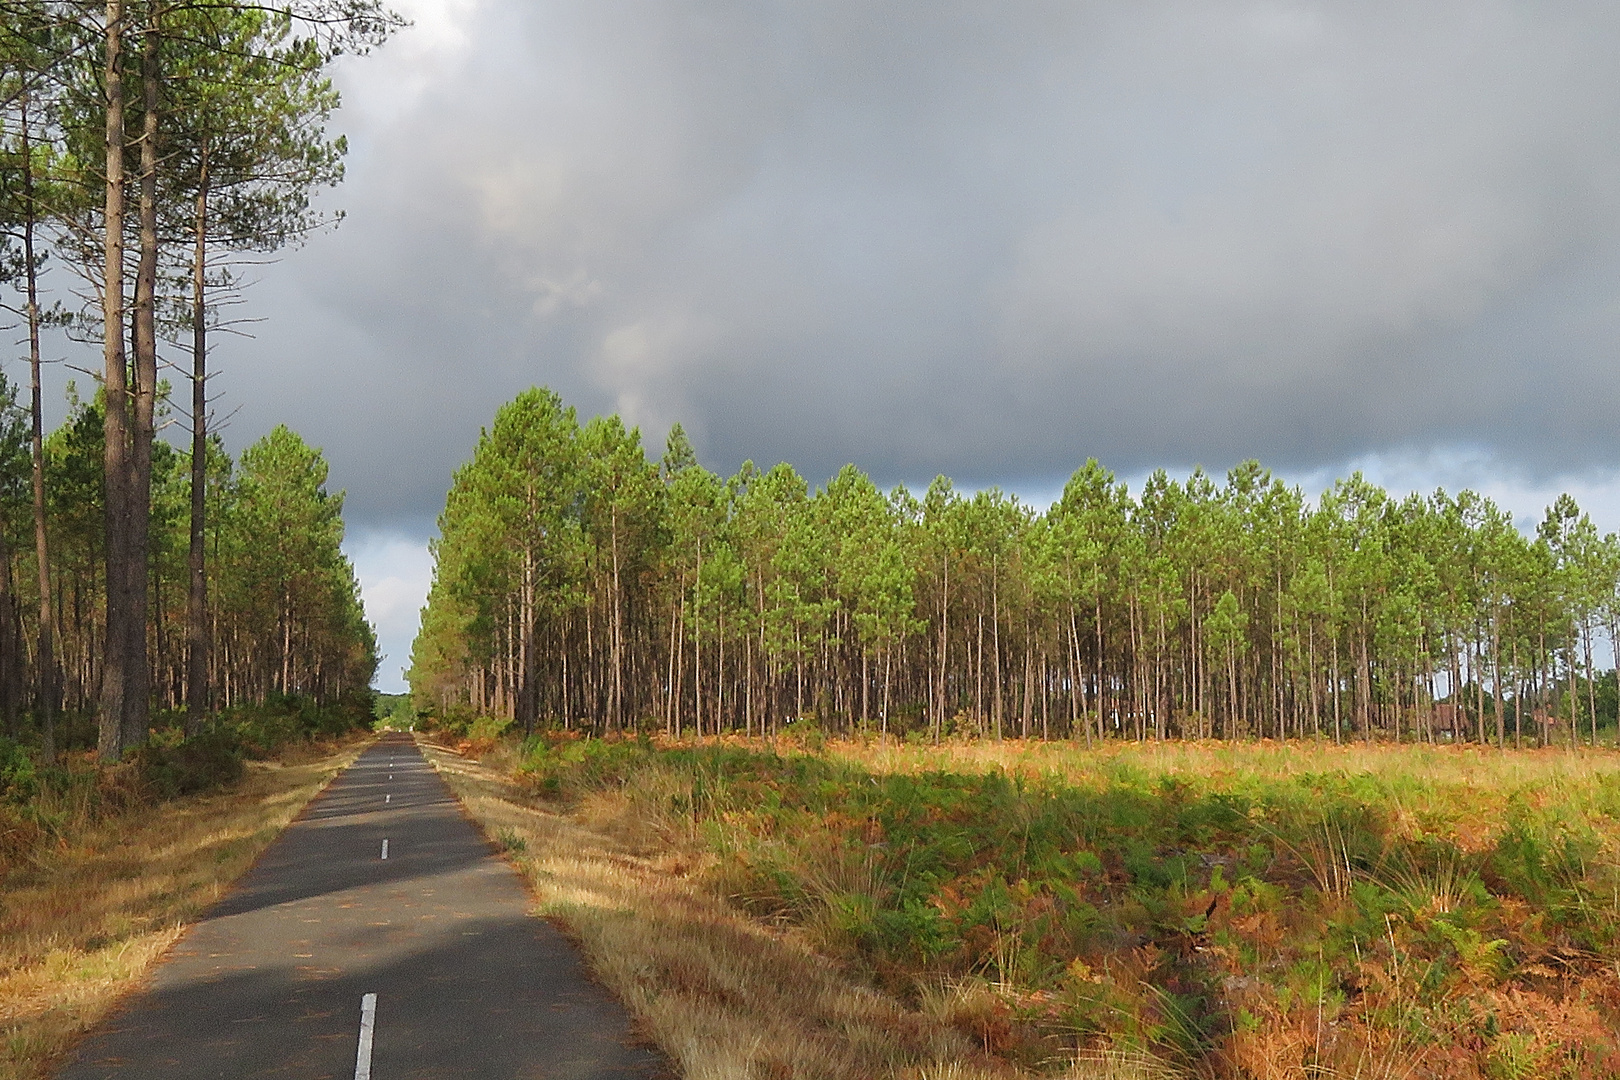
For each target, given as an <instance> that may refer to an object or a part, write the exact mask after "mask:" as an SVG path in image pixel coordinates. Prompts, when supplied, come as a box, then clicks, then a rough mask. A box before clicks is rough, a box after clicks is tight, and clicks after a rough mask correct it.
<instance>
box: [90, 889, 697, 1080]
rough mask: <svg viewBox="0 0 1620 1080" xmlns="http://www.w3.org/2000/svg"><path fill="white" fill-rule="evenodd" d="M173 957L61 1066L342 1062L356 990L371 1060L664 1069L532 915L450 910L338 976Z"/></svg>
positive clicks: (546, 1069) (148, 1071)
mask: <svg viewBox="0 0 1620 1080" xmlns="http://www.w3.org/2000/svg"><path fill="white" fill-rule="evenodd" d="M201 966H202V965H201V964H200V963H199V962H197V961H195V960H194V959H192V958H184V957H183V958H180V959H178V960H177V961H175V962H173V963H172V964H171V966H170V968H169V969H166V970H165V971H164V972H163V973H161V974H160V976H159V978H158V979H157V982H156V985H155V986H154V987H153V988H152V989H150V990H149V991H147V992H146V993H144V994H141V995H140V996H138V997H137V998H135V999H134V1000H133V1001H131V1002H130V1003H129V1004H128V1005H127V1006H126V1007H125V1008H124V1009H123V1010H122V1011H121V1012H119V1013H118V1014H116V1015H115V1016H114V1017H113V1018H112V1019H111V1020H110V1021H109V1022H108V1023H106V1024H104V1025H103V1026H102V1028H101V1029H100V1030H99V1031H98V1032H97V1033H96V1034H94V1035H92V1036H91V1037H90V1038H89V1039H88V1040H87V1041H86V1042H85V1043H83V1044H82V1045H81V1046H80V1047H79V1049H78V1052H77V1053H76V1055H75V1056H74V1058H73V1060H71V1061H70V1062H69V1063H68V1065H67V1066H66V1068H64V1069H63V1070H62V1072H60V1073H59V1074H58V1077H59V1080H108V1078H114V1077H117V1078H133V1077H142V1078H146V1077H152V1078H161V1080H203V1078H204V1077H207V1078H209V1080H214V1078H217V1077H221V1076H230V1077H257V1076H272V1075H273V1076H298V1077H329V1076H347V1075H350V1074H352V1073H353V1071H354V1068H355V1050H356V1044H357V1041H358V1034H359V1024H360V1003H361V996H362V995H364V994H368V993H374V994H376V995H377V1009H376V1029H375V1044H374V1050H373V1066H372V1069H373V1071H372V1075H374V1076H387V1077H418V1078H427V1077H466V1078H475V1080H520V1078H522V1080H528V1078H532V1077H536V1076H555V1077H570V1078H574V1080H632V1078H635V1080H653V1078H667V1077H670V1076H671V1075H672V1074H671V1073H670V1071H669V1070H668V1067H667V1066H666V1064H665V1063H664V1061H663V1059H662V1057H661V1056H660V1055H659V1054H657V1053H656V1052H655V1051H653V1050H651V1049H649V1048H647V1047H646V1046H645V1045H644V1044H641V1043H639V1042H638V1040H637V1039H636V1038H635V1036H634V1033H633V1028H632V1026H631V1024H630V1021H629V1018H628V1016H627V1014H626V1013H625V1012H624V1010H623V1009H622V1007H620V1005H619V1004H618V1003H617V1002H615V1001H614V1000H613V999H612V997H611V996H609V995H608V994H607V992H606V991H605V990H603V989H602V988H601V987H599V986H597V985H596V984H595V983H593V982H591V981H590V979H589V977H588V976H587V974H586V973H585V971H584V968H583V966H582V964H581V963H580V961H579V958H578V956H577V954H576V952H575V950H574V948H573V946H572V945H570V944H569V943H568V942H567V941H566V940H565V939H564V938H563V937H562V936H561V935H560V934H559V933H558V932H557V931H556V930H554V929H552V928H551V927H550V925H548V924H547V923H545V922H544V921H542V920H539V919H534V918H528V917H522V916H518V917H512V918H499V919H475V920H461V921H457V922H455V923H453V924H451V925H449V926H447V927H445V928H443V931H442V933H440V934H439V935H437V936H435V937H433V938H430V939H427V940H425V941H423V940H418V941H417V942H415V943H414V944H407V943H404V942H396V943H393V944H391V945H390V944H389V943H378V945H377V953H376V955H375V958H374V959H368V960H361V961H359V962H356V963H352V964H350V965H348V970H346V971H345V972H344V973H343V974H341V975H339V974H336V973H334V972H333V971H331V970H329V969H327V970H323V968H322V967H321V966H320V965H319V963H318V962H317V961H316V960H314V959H312V960H310V961H308V962H307V966H300V965H299V963H298V959H297V958H290V959H288V961H287V962H286V964H285V966H273V967H258V968H254V969H251V970H236V971H231V972H229V973H227V974H223V975H213V974H210V975H208V976H206V977H198V974H196V973H193V972H192V971H188V970H187V969H188V968H191V969H198V968H201Z"/></svg>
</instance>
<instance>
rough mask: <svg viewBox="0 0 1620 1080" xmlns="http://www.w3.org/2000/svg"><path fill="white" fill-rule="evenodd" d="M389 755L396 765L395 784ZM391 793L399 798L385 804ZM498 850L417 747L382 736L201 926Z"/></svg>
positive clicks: (426, 873) (430, 872) (429, 871)
mask: <svg viewBox="0 0 1620 1080" xmlns="http://www.w3.org/2000/svg"><path fill="white" fill-rule="evenodd" d="M390 754H392V755H393V756H394V757H395V758H396V759H397V760H398V762H399V764H398V765H396V767H395V768H394V770H393V777H394V778H393V779H392V780H389V779H388V776H389V770H388V765H387V761H388V758H389V756H390ZM385 795H391V796H392V797H393V798H392V801H390V802H384V796H385ZM407 820H408V821H409V822H410V828H409V829H408V830H404V829H402V828H401V827H400V826H401V824H402V823H403V822H405V821H407ZM384 839H387V840H389V853H388V858H387V859H383V858H382V841H383V840H384ZM493 852H494V848H493V846H492V845H490V844H489V843H488V841H486V840H484V839H483V837H482V836H480V835H479V834H478V831H477V830H476V829H474V828H473V827H472V825H471V824H469V823H468V822H467V820H466V818H465V817H464V816H463V815H462V814H461V810H460V806H459V804H458V803H457V801H456V797H455V796H454V795H453V794H452V793H451V791H450V789H449V787H448V786H446V785H445V783H444V781H443V780H441V779H439V776H438V774H437V773H435V772H434V771H433V769H432V766H430V765H428V764H427V762H426V761H425V760H424V759H423V758H422V756H421V755H420V753H419V752H418V751H417V749H416V747H415V745H414V744H413V743H411V742H408V741H407V742H404V743H403V744H400V743H397V742H393V741H392V740H379V742H378V743H377V744H376V745H375V746H373V747H372V748H371V749H369V750H367V751H366V753H365V754H363V755H361V757H360V758H359V760H357V761H356V762H355V763H354V764H353V765H352V766H350V767H349V768H348V769H347V770H346V771H344V772H343V773H342V774H341V775H339V776H338V777H337V778H336V779H335V780H333V781H332V783H331V784H330V785H328V786H327V788H326V790H325V791H323V792H322V793H321V794H320V795H319V796H318V797H317V798H316V799H315V800H314V801H313V802H311V803H310V805H309V807H308V808H307V809H306V810H305V811H304V813H303V814H301V815H300V816H299V817H298V818H297V819H296V820H295V821H294V822H293V823H292V824H291V825H289V826H288V827H287V830H286V831H285V832H284V833H282V835H281V836H280V837H278V838H277V839H276V841H275V842H274V843H273V844H271V845H270V847H269V848H268V849H266V851H265V853H264V854H263V855H262V856H260V858H259V860H258V862H257V863H255V864H254V866H253V868H252V869H250V870H249V871H248V872H247V873H246V874H244V875H243V876H242V878H241V880H240V881H238V882H237V884H236V885H235V886H234V887H233V888H232V889H231V891H230V892H229V893H227V894H226V895H225V897H224V898H223V899H221V900H220V901H219V903H218V904H216V905H214V907H213V908H212V909H210V910H209V912H208V914H207V915H205V916H204V919H203V921H205V922H206V921H208V920H210V919H220V918H226V917H229V916H232V915H243V914H247V913H249V912H252V911H257V910H260V909H262V908H267V907H274V906H276V905H278V904H286V903H292V902H294V901H298V900H307V899H310V898H311V897H316V896H321V895H324V894H327V893H336V892H342V891H344V890H347V889H353V888H359V887H361V886H364V885H370V884H374V883H378V882H384V883H387V882H405V881H409V880H411V879H413V878H420V877H430V876H437V875H442V874H446V873H450V872H452V871H455V870H457V869H461V868H464V867H466V866H468V865H470V864H472V863H474V862H476V861H478V860H479V859H482V858H484V857H486V856H487V855H490V854H493Z"/></svg>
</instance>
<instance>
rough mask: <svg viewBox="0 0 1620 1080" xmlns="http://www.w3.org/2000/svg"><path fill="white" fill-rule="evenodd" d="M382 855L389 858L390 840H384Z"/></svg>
mask: <svg viewBox="0 0 1620 1080" xmlns="http://www.w3.org/2000/svg"><path fill="white" fill-rule="evenodd" d="M382 857H383V858H385V859H386V858H388V841H387V840H384V841H383V853H382Z"/></svg>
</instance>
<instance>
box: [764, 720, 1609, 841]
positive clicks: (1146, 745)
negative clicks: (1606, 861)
mask: <svg viewBox="0 0 1620 1080" xmlns="http://www.w3.org/2000/svg"><path fill="white" fill-rule="evenodd" d="M752 745H756V746H763V745H764V744H763V743H762V742H760V741H759V740H755V741H754V742H753V744H752ZM821 752H822V753H824V754H825V755H827V756H828V757H832V758H841V759H843V760H847V761H850V762H853V763H855V764H858V765H860V766H862V767H863V768H866V769H868V770H870V771H872V772H874V773H896V772H898V773H915V772H923V771H931V770H942V771H949V772H967V773H972V772H986V771H992V770H999V771H1002V772H1006V773H1008V774H1010V775H1018V776H1025V777H1029V778H1039V777H1052V778H1056V779H1060V780H1062V781H1064V782H1066V783H1071V784H1079V785H1082V786H1089V785H1102V784H1105V783H1108V782H1110V781H1113V780H1117V779H1118V778H1119V776H1120V775H1121V773H1124V772H1133V773H1137V774H1140V775H1145V776H1150V777H1151V776H1188V777H1200V778H1204V779H1207V780H1210V781H1213V782H1215V783H1216V784H1218V785H1226V784H1231V785H1239V786H1240V785H1242V784H1243V783H1245V782H1249V781H1254V780H1261V781H1264V782H1270V781H1273V780H1275V779H1277V778H1282V777H1291V776H1301V775H1305V774H1317V775H1321V774H1330V773H1336V774H1341V775H1351V776H1354V775H1364V776H1366V777H1368V778H1369V779H1371V780H1373V781H1375V782H1377V783H1379V784H1380V785H1382V786H1383V787H1384V789H1385V792H1386V797H1387V799H1388V801H1389V803H1390V804H1391V805H1392V806H1393V807H1394V809H1395V812H1396V814H1397V817H1398V819H1399V820H1400V821H1401V822H1402V824H1404V825H1405V826H1407V828H1408V829H1409V830H1410V831H1411V832H1413V833H1417V832H1423V831H1429V832H1441V833H1444V834H1446V835H1448V836H1450V837H1451V838H1452V839H1454V840H1455V841H1457V842H1458V843H1459V844H1460V845H1461V846H1462V847H1463V848H1464V849H1465V850H1471V849H1472V847H1473V845H1474V844H1475V843H1483V842H1486V841H1487V840H1488V839H1489V838H1490V837H1491V836H1492V834H1493V833H1494V832H1495V831H1496V830H1497V829H1498V828H1499V827H1500V825H1501V821H1502V815H1503V813H1504V812H1505V810H1506V808H1507V806H1508V804H1509V803H1510V802H1518V803H1520V804H1525V805H1531V806H1538V807H1539V806H1565V807H1569V808H1571V809H1575V808H1584V807H1585V805H1586V804H1587V803H1588V802H1589V801H1590V800H1591V798H1592V796H1593V793H1594V791H1595V785H1594V781H1596V780H1598V779H1600V778H1602V777H1605V776H1611V775H1614V774H1617V773H1620V751H1616V750H1609V749H1601V750H1592V749H1588V748H1583V749H1581V750H1580V751H1579V752H1571V751H1570V750H1568V749H1567V748H1546V749H1529V750H1513V749H1511V748H1509V749H1507V750H1496V749H1494V748H1492V747H1480V746H1476V745H1462V746H1444V745H1436V746H1429V745H1421V744H1412V743H1404V744H1394V743H1347V744H1345V745H1342V746H1335V745H1334V744H1332V743H1328V742H1323V743H1313V742H1289V743H1279V742H1273V741H1272V740H1270V739H1265V740H1261V741H1258V742H1232V743H1227V742H1215V741H1202V742H1199V741H1190V742H1143V743H1137V742H1112V741H1111V742H1106V743H1099V744H1098V745H1097V746H1096V747H1094V748H1090V749H1088V748H1086V747H1085V746H1084V745H1077V744H1075V743H1070V742H1046V743H1043V742H1038V741H1027V742H1026V741H1023V740H1013V739H1009V740H1006V741H1004V742H999V743H998V742H993V741H989V740H969V739H948V740H945V741H943V742H941V743H940V744H938V745H930V744H921V745H918V744H912V743H900V742H896V741H895V740H892V739H891V740H888V741H887V742H882V741H879V740H876V739H870V738H868V739H837V740H828V741H827V742H826V744H825V745H824V746H823V747H822V748H821ZM1459 795H1465V797H1459Z"/></svg>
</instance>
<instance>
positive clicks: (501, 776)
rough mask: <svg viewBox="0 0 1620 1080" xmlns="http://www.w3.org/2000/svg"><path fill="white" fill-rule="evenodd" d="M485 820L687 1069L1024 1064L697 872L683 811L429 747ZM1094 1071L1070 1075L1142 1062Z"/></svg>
mask: <svg viewBox="0 0 1620 1080" xmlns="http://www.w3.org/2000/svg"><path fill="white" fill-rule="evenodd" d="M423 749H424V750H425V751H426V753H427V754H428V757H429V760H430V761H432V762H433V764H434V766H435V767H436V768H437V769H438V770H439V772H440V774H441V775H442V776H444V778H445V779H446V780H447V781H449V783H450V785H451V787H452V788H453V789H454V790H455V792H456V793H457V794H458V795H459V796H460V797H461V800H462V802H463V804H464V805H465V806H466V807H467V809H468V811H469V812H470V813H471V814H472V816H473V818H474V819H475V820H477V821H478V822H479V824H480V825H481V826H482V827H483V829H484V830H485V832H486V833H487V834H488V835H489V836H491V837H492V838H494V839H495V840H496V841H497V843H500V844H501V845H502V846H503V847H505V848H506V850H507V853H508V855H509V856H510V857H511V858H512V859H513V861H514V862H515V863H516V864H517V866H518V867H519V869H520V870H521V871H522V872H523V873H524V874H525V875H526V876H527V877H528V879H529V880H530V881H531V882H532V883H533V886H534V888H535V891H536V893H537V895H538V897H539V907H540V911H541V912H542V913H543V914H545V915H546V916H547V917H549V918H551V919H552V920H554V921H555V922H557V923H559V924H560V925H561V926H562V927H563V928H564V929H565V930H566V931H567V932H568V933H569V934H570V935H571V936H572V937H574V938H575V939H576V940H578V941H579V943H580V945H581V946H582V948H583V950H584V952H585V956H586V959H587V962H588V963H589V964H590V966H591V968H592V969H593V970H594V971H595V973H596V974H597V976H598V977H599V978H600V979H601V981H602V982H603V983H604V984H605V985H606V986H607V987H608V988H609V989H610V990H612V991H613V992H614V993H615V994H617V995H618V997H619V998H620V1000H621V1001H623V1002H624V1003H625V1005H626V1006H627V1007H628V1008H629V1009H630V1011H631V1013H632V1014H633V1015H634V1016H635V1018H636V1020H637V1022H638V1024H639V1025H640V1027H641V1029H642V1030H643V1031H644V1032H645V1033H646V1035H647V1036H648V1037H649V1038H650V1039H651V1040H652V1041H653V1042H654V1043H656V1044H657V1045H658V1046H659V1047H660V1048H661V1049H662V1050H663V1051H664V1052H665V1054H667V1055H668V1056H669V1058H670V1059H671V1061H672V1062H673V1063H674V1064H675V1066H676V1068H677V1070H678V1071H679V1073H680V1075H682V1076H684V1077H687V1078H688V1080H796V1078H810V1077H817V1078H826V1080H834V1078H849V1080H879V1078H884V1077H896V1078H905V1080H989V1078H1007V1077H1014V1076H1017V1075H1018V1074H1017V1073H1016V1072H1014V1071H1013V1070H1012V1069H1011V1067H1010V1066H1007V1065H1004V1064H1002V1063H1000V1062H998V1061H996V1060H994V1059H992V1058H990V1057H988V1056H986V1055H985V1054H983V1053H982V1052H979V1051H978V1050H977V1049H976V1048H975V1047H974V1046H973V1044H972V1043H971V1042H970V1041H969V1040H968V1039H967V1038H966V1037H965V1036H964V1035H963V1034H962V1033H961V1031H960V1030H959V1029H958V1028H957V1027H955V1026H953V1025H952V1024H951V1023H950V1022H949V1018H948V1017H946V1016H943V1015H939V1010H929V1009H926V1008H925V1009H923V1010H917V1009H911V1008H908V1007H907V1006H906V1005H905V1004H903V1003H902V1002H900V1001H898V1000H896V999H894V998H892V997H890V996H888V995H885V994H882V993H879V992H878V991H876V990H873V989H871V988H869V987H866V986H861V985H858V984H857V983H855V982H853V981H852V980H851V979H849V978H848V977H846V975H845V974H844V972H843V971H842V970H841V969H840V968H839V966H838V965H837V964H836V963H834V962H833V961H831V960H829V959H827V958H825V957H823V956H819V955H817V954H816V952H815V951H814V950H813V949H811V948H810V947H809V945H808V944H807V943H806V941H805V939H804V937H803V935H802V934H800V933H798V932H796V931H793V930H787V929H783V928H781V927H776V926H771V925H768V924H766V923H764V922H762V921H760V920H756V919H751V918H749V917H748V916H746V915H744V914H742V913H740V912H738V911H737V910H736V909H735V908H734V907H732V906H731V905H730V904H729V903H727V902H726V900H725V899H724V898H723V897H720V896H717V895H715V894H714V893H713V892H712V891H710V890H709V889H707V888H705V887H704V885H703V878H702V872H703V870H704V869H705V866H704V863H703V860H702V857H701V856H699V855H697V854H696V852H697V850H698V848H697V845H696V844H695V843H692V842H688V841H689V840H690V838H687V837H683V836H682V835H681V831H680V827H679V824H678V823H672V822H669V821H666V820H660V819H658V818H657V817H656V816H655V815H650V814H649V813H647V812H645V804H638V801H637V800H635V799H634V798H631V797H627V796H625V795H623V794H620V793H612V794H606V795H599V796H596V797H593V798H591V799H588V800H587V801H586V802H585V804H584V805H583V806H581V807H580V808H579V810H578V811H577V812H576V813H574V814H572V815H566V816H565V815H562V814H559V813H556V812H553V811H551V810H549V809H547V808H545V807H544V806H542V805H540V804H537V803H536V802H534V801H533V800H531V799H529V798H528V797H527V796H526V794H525V792H524V791H523V790H522V789H521V788H520V787H518V786H517V785H515V784H513V783H512V782H510V781H509V780H508V779H507V776H506V774H505V773H504V772H503V771H502V770H501V769H500V768H499V767H498V764H497V762H498V761H499V757H498V755H499V751H497V752H496V758H495V759H494V760H493V761H492V762H491V763H490V764H479V763H477V762H473V761H471V760H468V759H466V758H463V757H461V756H459V755H456V754H454V753H452V752H449V751H446V750H443V749H441V748H438V747H435V746H432V745H429V744H424V747H423ZM1094 1064H1095V1065H1096V1068H1095V1069H1090V1070H1089V1071H1086V1072H1084V1073H1076V1076H1077V1077H1078V1076H1085V1077H1087V1078H1088V1080H1124V1078H1126V1077H1136V1076H1145V1075H1147V1074H1145V1073H1142V1072H1140V1071H1139V1070H1135V1069H1134V1067H1132V1068H1129V1069H1112V1070H1111V1069H1109V1068H1107V1067H1106V1063H1101V1062H1099V1063H1094Z"/></svg>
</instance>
